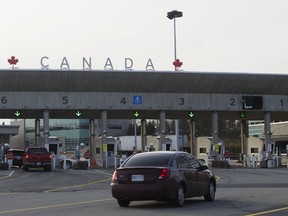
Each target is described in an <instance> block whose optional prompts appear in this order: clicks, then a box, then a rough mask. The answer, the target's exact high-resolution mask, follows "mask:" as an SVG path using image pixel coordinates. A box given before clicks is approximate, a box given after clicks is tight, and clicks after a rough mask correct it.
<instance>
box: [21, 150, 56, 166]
mask: <svg viewBox="0 0 288 216" xmlns="http://www.w3.org/2000/svg"><path fill="white" fill-rule="evenodd" d="M29 168H43V169H44V170H46V171H51V153H50V152H48V151H47V149H46V148H44V147H31V148H27V149H26V152H25V154H24V156H23V170H24V171H28V170H29Z"/></svg>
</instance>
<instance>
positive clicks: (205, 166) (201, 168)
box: [199, 165, 208, 171]
mask: <svg viewBox="0 0 288 216" xmlns="http://www.w3.org/2000/svg"><path fill="white" fill-rule="evenodd" d="M206 169H208V166H207V165H202V166H200V167H199V170H200V171H203V170H206Z"/></svg>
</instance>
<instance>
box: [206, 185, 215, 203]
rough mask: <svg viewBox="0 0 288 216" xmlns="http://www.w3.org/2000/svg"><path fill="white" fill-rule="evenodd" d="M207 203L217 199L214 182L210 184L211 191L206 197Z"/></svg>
mask: <svg viewBox="0 0 288 216" xmlns="http://www.w3.org/2000/svg"><path fill="white" fill-rule="evenodd" d="M204 199H205V200H206V201H213V200H214V199H215V185H214V183H213V182H212V181H210V183H209V189H208V193H207V195H205V196H204Z"/></svg>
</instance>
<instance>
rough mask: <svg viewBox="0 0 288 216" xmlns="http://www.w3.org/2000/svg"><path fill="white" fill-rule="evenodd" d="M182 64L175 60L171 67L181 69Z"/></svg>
mask: <svg viewBox="0 0 288 216" xmlns="http://www.w3.org/2000/svg"><path fill="white" fill-rule="evenodd" d="M182 64H183V62H181V61H180V60H179V59H176V60H175V61H174V62H173V65H174V66H175V67H181V66H182Z"/></svg>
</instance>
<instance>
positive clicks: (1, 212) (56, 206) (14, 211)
mask: <svg viewBox="0 0 288 216" xmlns="http://www.w3.org/2000/svg"><path fill="white" fill-rule="evenodd" d="M111 200H114V198H109V199H108V198H107V199H101V200H90V201H82V202H73V203H63V204H57V205H47V206H40V207H32V208H24V209H14V210H7V211H0V214H7V213H16V212H23V211H35V210H42V209H49V208H59V207H67V206H74V205H82V204H89V203H97V202H105V201H111Z"/></svg>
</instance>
